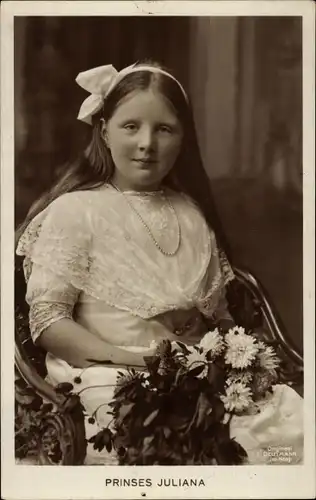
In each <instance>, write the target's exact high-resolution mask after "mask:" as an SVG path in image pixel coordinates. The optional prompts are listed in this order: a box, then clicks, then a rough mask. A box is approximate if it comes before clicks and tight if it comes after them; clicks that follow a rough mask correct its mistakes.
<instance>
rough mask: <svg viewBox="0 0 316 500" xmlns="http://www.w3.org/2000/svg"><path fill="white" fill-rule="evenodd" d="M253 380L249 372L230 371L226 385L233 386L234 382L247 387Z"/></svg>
mask: <svg viewBox="0 0 316 500" xmlns="http://www.w3.org/2000/svg"><path fill="white" fill-rule="evenodd" d="M252 378H253V374H252V373H251V372H249V371H242V372H240V371H237V370H232V371H231V372H229V374H228V378H227V380H226V383H227V385H231V384H235V383H236V382H240V383H241V384H244V385H248V384H249V383H250V382H251V380H252Z"/></svg>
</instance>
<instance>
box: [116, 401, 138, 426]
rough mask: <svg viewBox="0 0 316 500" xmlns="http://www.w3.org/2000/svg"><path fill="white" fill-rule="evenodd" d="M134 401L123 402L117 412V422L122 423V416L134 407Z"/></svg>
mask: <svg viewBox="0 0 316 500" xmlns="http://www.w3.org/2000/svg"><path fill="white" fill-rule="evenodd" d="M134 406H135V403H129V404H123V405H122V406H120V408H119V414H118V417H117V419H116V420H117V422H118V423H122V422H123V420H124V418H125V417H126V416H127V415H128V414H129V413H130V411H131V410H132V409H133V408H134Z"/></svg>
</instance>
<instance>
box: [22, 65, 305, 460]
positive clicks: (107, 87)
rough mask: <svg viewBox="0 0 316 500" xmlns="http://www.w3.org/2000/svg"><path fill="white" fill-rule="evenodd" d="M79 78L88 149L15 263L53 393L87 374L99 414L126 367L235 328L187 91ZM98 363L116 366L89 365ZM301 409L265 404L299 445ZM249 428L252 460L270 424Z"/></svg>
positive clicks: (129, 77) (288, 393) (33, 224)
mask: <svg viewBox="0 0 316 500" xmlns="http://www.w3.org/2000/svg"><path fill="white" fill-rule="evenodd" d="M77 82H78V83H79V85H81V86H82V87H83V88H84V89H85V90H87V91H89V92H90V93H91V95H90V96H89V97H88V98H87V99H86V100H85V101H84V103H83V104H82V106H81V109H80V112H79V116H78V118H79V119H80V120H82V121H84V122H86V123H87V124H89V125H90V126H92V140H91V143H90V145H89V146H88V148H87V149H86V150H85V152H84V154H83V156H82V157H81V158H79V160H78V161H77V162H76V163H75V164H74V165H72V166H71V167H70V169H69V170H67V171H66V172H65V173H64V176H63V178H62V179H61V180H60V182H59V183H58V184H57V185H56V186H55V188H54V189H53V190H52V191H51V193H50V195H49V196H46V198H44V199H43V200H41V201H40V202H39V203H38V204H37V205H36V206H35V208H34V209H33V211H31V213H30V214H29V216H28V217H27V220H26V221H25V223H24V225H23V227H22V229H21V237H20V239H19V243H18V247H17V253H18V254H19V255H23V256H24V257H25V258H24V269H25V276H26V281H27V296H26V299H27V302H28V304H29V306H30V329H31V334H32V338H33V340H34V342H35V343H38V344H39V345H40V346H41V347H43V348H44V349H45V350H46V351H47V353H48V354H47V360H46V363H47V371H48V377H49V379H50V380H51V382H53V383H55V384H56V383H59V382H62V381H73V379H74V377H75V376H76V375H79V374H80V375H81V379H82V382H81V384H80V387H79V388H78V389H79V390H80V391H82V389H84V388H87V390H84V391H83V392H82V393H81V398H82V402H83V404H84V406H85V408H86V410H87V412H88V413H89V414H92V413H93V412H94V410H95V409H96V408H97V407H99V406H100V404H102V403H104V401H110V400H111V398H112V395H113V386H114V385H115V382H116V376H117V367H119V366H122V365H123V366H126V365H132V366H137V367H140V368H141V367H143V366H144V364H145V363H144V356H149V355H151V354H153V352H154V348H153V347H152V346H153V342H159V340H161V339H164V338H168V339H170V340H179V339H181V341H182V342H185V343H187V344H193V343H196V342H197V341H199V340H200V339H201V337H202V336H203V334H205V333H206V332H207V330H208V323H209V320H212V321H213V320H214V318H215V319H216V321H218V322H220V324H221V326H222V327H223V328H224V329H227V328H228V327H229V326H231V325H232V318H231V317H230V314H229V312H228V310H227V303H226V299H225V286H226V284H227V283H228V282H229V281H230V280H232V279H233V278H234V275H233V272H232V269H231V267H230V265H229V263H228V261H227V259H226V257H225V254H224V253H223V251H222V245H221V241H222V239H221V233H220V228H219V227H217V223H216V217H215V215H214V210H212V207H211V206H210V202H211V197H210V196H209V191H208V180H207V176H206V175H205V173H204V171H203V168H202V166H201V159H200V155H199V150H198V145H197V140H196V134H195V131H194V125H193V119H192V113H191V110H190V106H189V99H188V97H187V94H186V92H185V90H184V89H183V87H182V86H181V84H180V83H179V82H178V81H177V80H176V79H175V78H174V77H173V76H172V75H171V74H170V73H168V72H167V71H165V70H164V69H162V68H161V67H160V66H159V65H157V64H148V63H144V64H135V65H132V66H130V67H128V68H125V69H123V70H122V71H120V72H117V71H116V70H115V69H114V68H113V66H101V67H99V68H95V69H92V70H89V71H86V72H84V73H80V74H79V75H78V77H77ZM92 359H93V360H96V361H98V360H99V361H101V360H102V361H104V360H108V362H109V364H111V366H106V367H105V366H89V365H91V360H92ZM113 365H114V366H113ZM88 366H89V368H88V369H86V370H84V371H83V370H82V369H83V368H87V367H88ZM104 384H106V385H108V387H102V388H100V387H95V388H94V389H93V388H91V386H98V385H104ZM88 387H89V389H88ZM299 399H300V398H299V397H298V396H296V393H294V391H292V390H291V389H290V388H288V387H286V386H278V390H276V391H275V393H274V399H273V402H271V404H269V405H268V407H269V409H270V413H271V408H273V412H274V414H275V412H277V411H279V410H278V408H280V407H281V403H282V405H283V407H285V409H287V414H288V416H290V417H291V418H292V420H293V415H295V419H294V420H295V421H291V425H290V428H291V430H293V425H294V428H296V427H297V429H299V431H298V434H297V435H295V436H294V437H293V436H292V435H291V439H292V441H291V443H292V442H293V439H294V438H295V439H294V441H295V446H296V447H297V446H299V445H298V443H300V439H301V423H300V420H299V419H300V416H299V415H298V412H297V411H294V410H293V405H295V404H297V401H298V400H299ZM107 411H108V408H107V407H106V405H103V406H102V407H100V409H99V411H98V412H97V415H96V417H97V421H98V423H99V425H101V426H103V425H106V424H107V422H108V419H109V416H108V414H107V413H106V412H107ZM260 416H261V419H262V413H261V415H260ZM240 418H241V417H240ZM250 418H251V420H249V418H248V420H247V419H246V420H238V417H235V419H234V420H233V422H232V431H233V433H234V434H235V435H236V436H237V439H238V432H239V429H240V436H241V441H242V442H241V444H243V445H244V446H245V447H246V449H247V448H248V451H249V450H250V451H251V450H252V449H258V446H259V447H260V446H262V445H263V444H264V443H263V442H262V439H263V441H264V442H266V441H267V440H268V444H270V441H269V439H271V433H269V430H268V427H269V425H270V423H271V422H270V423H269V420H268V422H266V424H264V431H263V433H262V422H261V428H260V425H259V428H258V429H257V431H255V429H256V420H255V419H256V417H250ZM239 422H240V425H239ZM274 424H275V422H274ZM274 424H273V425H274ZM251 425H252V426H254V427H253V429H254V430H253V432H250V431H249V432H250V433H249V432H247V433H246V435H245V428H248V429H249V428H250V427H251ZM282 425H283V426H284V425H285V424H284V422H283V424H282ZM282 425H281V427H282ZM265 426H266V428H265ZM291 426H292V427H291ZM257 427H258V426H257ZM256 432H257V434H256ZM250 434H251V436H250ZM283 434H284V433H283V432H282V433H281V432H278V433H277V443H276V444H278V445H280V444H281V443H280V442H279V441H280V439H281V437H282V442H283ZM256 435H257V436H259V438H256ZM249 436H250V437H251V438H249ZM262 436H263V437H262ZM274 436H275V434H274ZM288 436H289V434H288ZM245 443H246V444H245ZM250 455H251V453H250ZM257 455H258V454H257Z"/></svg>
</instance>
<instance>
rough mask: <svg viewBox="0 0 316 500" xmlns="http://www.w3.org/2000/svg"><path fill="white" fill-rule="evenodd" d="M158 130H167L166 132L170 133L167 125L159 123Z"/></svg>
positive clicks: (170, 130)
mask: <svg viewBox="0 0 316 500" xmlns="http://www.w3.org/2000/svg"><path fill="white" fill-rule="evenodd" d="M159 130H160V132H167V133H168V134H171V133H172V129H171V127H168V126H167V125H160V127H159Z"/></svg>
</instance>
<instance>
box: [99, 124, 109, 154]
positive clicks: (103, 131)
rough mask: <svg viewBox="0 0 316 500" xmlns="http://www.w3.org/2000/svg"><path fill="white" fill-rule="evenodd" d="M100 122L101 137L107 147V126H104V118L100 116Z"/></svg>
mask: <svg viewBox="0 0 316 500" xmlns="http://www.w3.org/2000/svg"><path fill="white" fill-rule="evenodd" d="M100 123H101V127H100V131H101V137H102V139H103V140H104V142H105V144H106V146H107V147H109V144H108V142H109V141H108V136H107V126H106V123H105V120H104V118H101V120H100Z"/></svg>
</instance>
